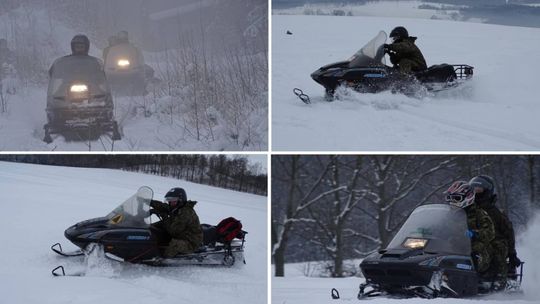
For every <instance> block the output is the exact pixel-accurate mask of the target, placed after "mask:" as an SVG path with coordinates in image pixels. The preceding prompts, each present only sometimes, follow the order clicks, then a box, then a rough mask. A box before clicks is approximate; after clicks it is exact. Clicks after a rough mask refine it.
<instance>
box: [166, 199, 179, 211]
mask: <svg viewBox="0 0 540 304" xmlns="http://www.w3.org/2000/svg"><path fill="white" fill-rule="evenodd" d="M165 202H166V203H167V204H169V207H171V208H176V207H178V205H179V204H180V199H179V198H178V197H166V198H165Z"/></svg>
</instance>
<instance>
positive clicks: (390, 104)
mask: <svg viewBox="0 0 540 304" xmlns="http://www.w3.org/2000/svg"><path fill="white" fill-rule="evenodd" d="M272 18H273V19H272V24H273V26H272V40H273V41H272V105H273V108H272V113H273V114H272V124H273V125H272V130H273V132H272V142H273V149H274V150H287V151H290V150H305V151H313V150H315V151H317V150H325V151H326V150H328V151H335V150H346V151H356V150H363V151H373V150H384V151H389V150H390V151H394V150H424V151H425V150H428V151H433V150H451V151H460V150H477V151H486V150H490V151H503V150H504V151H508V150H512V151H516V150H538V149H540V139H539V138H540V128H538V119H537V117H538V115H539V114H540V105H539V104H538V96H537V95H538V76H537V72H536V71H538V70H540V62H539V61H537V60H534V58H536V49H538V48H539V47H540V40H538V39H537V37H539V36H540V29H535V28H524V27H509V26H498V25H488V24H479V23H465V22H452V21H440V20H425V19H406V18H386V17H334V16H300V15H273V16H272ZM397 25H403V26H405V27H406V28H407V29H409V33H410V34H411V35H413V36H418V40H417V44H418V46H419V47H420V49H421V50H422V51H423V53H424V56H425V58H426V60H427V63H428V65H433V64H439V63H451V64H459V63H465V64H469V65H472V66H474V67H475V70H474V72H475V75H474V79H473V80H472V81H471V82H470V83H469V84H467V85H466V86H465V87H462V88H460V89H456V90H453V91H450V92H448V93H445V94H438V95H436V96H433V95H431V96H427V97H425V98H423V99H415V98H409V97H406V96H403V95H393V94H391V93H381V94H375V95H374V94H364V95H361V94H357V93H355V92H351V91H350V90H346V91H345V92H344V94H342V95H343V96H342V98H341V100H339V101H336V102H332V103H328V102H326V101H324V99H323V95H324V89H323V87H322V86H320V85H319V84H317V83H316V82H314V81H313V80H312V79H311V77H310V74H311V73H312V72H313V71H315V70H316V69H318V68H319V67H321V66H323V65H326V64H329V63H333V62H336V61H341V60H346V59H347V58H349V57H350V56H351V55H352V54H354V53H355V52H356V51H357V50H358V49H359V48H361V47H362V46H363V45H364V44H365V43H366V42H367V41H369V40H370V39H371V38H372V37H374V36H375V35H376V34H377V33H378V32H379V31H380V30H385V31H386V32H387V33H388V32H389V31H390V30H391V29H392V28H393V27H395V26H397ZM287 30H290V31H291V32H292V33H293V35H286V34H285V33H286V31H287ZM295 87H296V88H300V89H302V90H303V91H304V93H306V94H308V95H309V96H310V97H311V100H312V104H311V105H305V104H303V103H302V102H301V101H300V100H299V99H298V98H297V97H296V96H295V95H293V93H292V90H293V88H295Z"/></svg>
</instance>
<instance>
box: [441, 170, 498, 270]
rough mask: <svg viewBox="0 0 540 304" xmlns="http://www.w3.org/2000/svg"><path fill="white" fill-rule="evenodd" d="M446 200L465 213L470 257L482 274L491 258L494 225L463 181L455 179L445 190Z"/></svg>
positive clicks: (469, 187) (472, 191)
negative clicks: (477, 204)
mask: <svg viewBox="0 0 540 304" xmlns="http://www.w3.org/2000/svg"><path fill="white" fill-rule="evenodd" d="M445 193H446V194H447V195H446V201H447V202H448V203H449V204H450V205H453V206H456V207H459V208H462V209H463V210H465V212H466V213H467V226H468V229H467V231H466V232H465V235H466V236H467V237H468V238H470V239H471V249H472V257H473V261H474V264H475V268H476V270H477V272H478V273H479V274H480V275H482V276H484V275H487V271H488V269H489V266H490V264H491V260H492V258H493V248H492V247H491V242H492V241H493V240H494V239H495V227H494V225H493V222H492V221H491V218H490V217H489V215H488V214H487V212H486V211H484V210H482V209H481V208H479V207H478V206H476V204H475V192H474V188H472V187H471V186H470V185H469V184H468V183H467V182H465V181H456V182H454V183H453V184H452V185H451V186H450V188H448V190H447V191H446V192H445Z"/></svg>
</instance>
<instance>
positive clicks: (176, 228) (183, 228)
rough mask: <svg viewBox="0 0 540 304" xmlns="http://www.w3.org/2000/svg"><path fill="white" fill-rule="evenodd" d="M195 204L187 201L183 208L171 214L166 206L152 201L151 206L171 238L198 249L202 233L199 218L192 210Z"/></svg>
mask: <svg viewBox="0 0 540 304" xmlns="http://www.w3.org/2000/svg"><path fill="white" fill-rule="evenodd" d="M196 203H197V202H196V201H188V202H187V203H186V204H185V205H184V207H182V208H180V209H178V211H177V212H175V213H172V214H171V213H170V210H169V205H168V204H165V203H162V202H158V201H152V204H151V205H152V207H153V208H154V210H155V211H156V213H157V214H159V216H160V217H161V218H162V219H163V226H164V227H165V229H166V230H167V233H169V235H170V236H171V237H172V238H174V239H178V240H185V241H187V242H189V243H190V244H192V245H193V246H194V248H198V247H200V246H201V245H202V243H203V232H202V228H201V223H200V222H199V217H198V216H197V213H196V212H195V210H194V209H193V207H194V206H195V204H196Z"/></svg>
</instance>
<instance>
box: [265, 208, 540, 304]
mask: <svg viewBox="0 0 540 304" xmlns="http://www.w3.org/2000/svg"><path fill="white" fill-rule="evenodd" d="M538 239H540V214H538V215H537V216H536V218H535V220H532V221H531V223H530V224H529V228H528V229H527V231H526V232H524V233H523V234H522V235H520V236H518V242H517V252H518V256H519V257H520V258H521V259H522V261H524V262H525V265H524V270H523V276H524V278H523V283H522V288H523V294H521V295H520V294H514V295H503V294H495V295H489V296H482V297H478V298H474V299H431V300H426V299H418V298H412V299H389V298H374V299H370V300H369V303H374V304H378V303H380V304H384V303H426V304H427V303H431V304H439V303H440V304H469V303H473V302H474V303H476V302H477V301H473V300H478V302H479V303H485V304H488V303H499V304H502V303H523V304H525V303H527V304H532V303H540V290H539V289H538V281H539V280H540V263H539V262H538V261H537V260H536V257H537V256H538V252H539V251H540V244H539V243H538ZM360 262H361V261H360V260H355V261H354V264H355V265H359V264H360ZM315 264H317V263H316V262H315V263H314V262H310V263H291V264H286V265H285V277H272V303H274V304H282V303H287V304H300V303H309V304H320V303H341V302H345V303H355V302H358V300H357V299H356V295H357V294H358V285H359V284H360V283H362V282H364V279H363V278H358V277H349V278H321V277H312V276H309V277H308V276H306V273H308V272H309V270H313V269H314V268H316V266H314V265H315ZM309 275H314V273H313V272H309ZM332 288H336V289H338V291H339V293H340V296H341V299H340V300H339V301H336V300H332V299H331V296H330V291H331V289H332Z"/></svg>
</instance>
